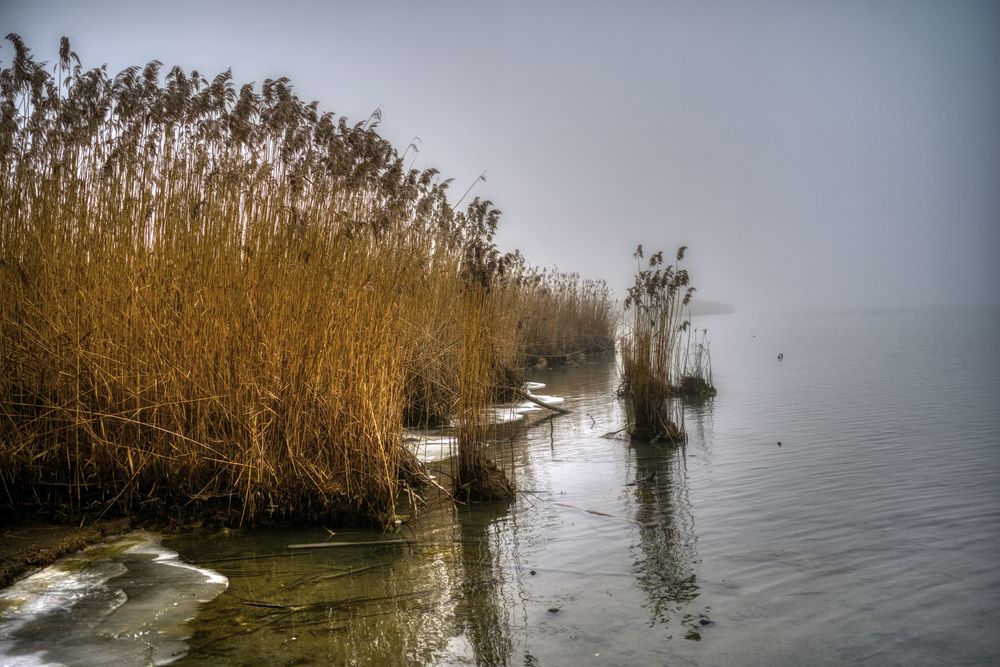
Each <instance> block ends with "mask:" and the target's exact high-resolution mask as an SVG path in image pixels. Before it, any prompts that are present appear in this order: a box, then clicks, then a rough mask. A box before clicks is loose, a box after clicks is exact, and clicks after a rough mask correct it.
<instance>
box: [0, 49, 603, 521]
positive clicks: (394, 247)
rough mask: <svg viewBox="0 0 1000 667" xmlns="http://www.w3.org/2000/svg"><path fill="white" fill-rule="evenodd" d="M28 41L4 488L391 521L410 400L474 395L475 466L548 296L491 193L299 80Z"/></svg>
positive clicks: (12, 151) (6, 255)
mask: <svg viewBox="0 0 1000 667" xmlns="http://www.w3.org/2000/svg"><path fill="white" fill-rule="evenodd" d="M8 40H9V41H10V43H11V44H12V46H13V47H14V57H13V59H12V61H11V62H10V65H9V66H5V67H4V68H3V69H2V70H0V164H2V170H0V179H2V181H0V360H2V364H3V371H2V373H0V506H3V507H4V508H5V509H6V510H7V511H12V510H24V509H32V510H47V511H57V512H63V513H65V514H66V515H75V516H79V515H81V514H89V515H93V514H96V513H103V512H106V511H109V510H112V511H115V512H135V511H140V510H146V511H173V510H178V509H183V508H187V509H186V511H187V512H190V513H194V514H196V515H197V514H199V513H202V514H204V513H206V512H218V513H220V516H221V517H222V520H223V521H227V522H235V521H251V520H258V519H261V518H264V517H275V518H277V517H296V518H315V517H320V516H322V517H334V518H340V519H352V520H354V519H360V520H365V521H375V522H386V521H389V520H390V519H391V517H392V516H393V515H394V512H395V502H396V494H397V491H398V477H399V474H400V469H401V467H402V466H403V465H404V462H405V450H404V449H403V447H402V443H401V426H402V423H403V421H404V419H406V420H409V421H423V422H428V421H432V420H434V419H441V418H442V417H443V416H444V415H449V414H456V413H457V414H458V415H459V416H460V423H461V424H465V425H467V426H465V427H462V428H464V429H465V430H464V431H462V433H461V434H460V438H459V440H460V452H462V453H463V456H464V457H465V458H463V459H462V460H463V462H464V463H463V465H465V464H468V465H467V470H466V472H465V473H463V475H461V476H460V477H461V480H462V481H461V484H465V485H468V484H469V479H470V475H471V476H475V472H474V470H473V468H474V467H475V466H480V467H482V466H483V465H485V463H484V461H485V460H486V458H485V454H484V450H483V446H482V439H483V433H482V432H480V431H479V430H477V429H479V427H478V426H473V425H474V424H479V423H480V422H481V419H480V418H479V417H480V416H481V412H482V409H483V407H485V405H486V403H487V402H488V401H489V399H490V396H491V395H492V394H491V392H492V391H493V388H494V387H495V385H497V384H498V383H501V382H507V381H508V380H504V379H503V377H504V374H505V373H509V369H511V368H513V367H514V366H515V365H516V364H517V362H518V360H519V359H520V358H523V355H524V350H523V348H522V347H520V345H521V341H522V337H521V336H520V333H519V331H520V328H519V326H518V320H517V318H516V316H515V314H516V313H517V312H519V311H518V309H519V308H520V309H521V310H524V309H528V308H530V307H531V303H532V296H531V294H532V293H531V292H530V290H528V289H526V288H525V285H526V284H527V279H526V276H527V275H528V273H530V270H528V269H527V268H526V266H525V265H524V262H523V259H521V258H520V256H519V255H502V254H501V253H500V252H499V251H498V250H497V248H496V246H495V244H494V242H493V235H494V233H495V230H496V225H497V222H498V220H499V211H498V210H496V209H495V208H494V207H493V206H492V204H491V203H490V202H488V201H484V200H480V199H475V200H473V201H472V203H471V204H469V205H468V206H467V207H466V208H465V209H462V210H458V209H456V208H453V207H452V206H451V204H450V203H449V201H448V197H447V193H448V184H449V181H447V180H442V179H440V178H439V176H438V174H437V172H436V171H435V170H433V169H428V170H424V171H418V170H413V169H407V168H406V167H405V164H404V160H403V156H402V155H400V154H399V153H398V152H397V151H396V150H395V149H394V148H393V147H392V146H391V145H390V144H389V143H388V142H386V141H385V140H384V139H383V138H382V137H381V136H380V135H379V134H378V133H377V132H376V127H377V125H378V122H379V117H380V114H379V113H378V112H376V113H375V114H373V115H372V117H371V118H369V119H368V120H367V121H365V122H362V123H357V124H354V125H351V124H348V122H347V121H346V119H344V118H339V119H338V118H335V117H334V116H333V115H331V114H328V113H321V112H320V111H319V110H318V108H317V104H316V103H315V102H312V103H305V102H303V101H302V100H300V99H299V98H298V97H297V96H296V95H295V94H294V91H293V89H292V86H291V85H290V84H289V82H288V81H287V80H286V79H277V80H267V81H264V83H263V85H262V86H261V88H260V90H259V91H258V90H256V89H255V88H254V87H253V86H252V85H244V86H242V87H239V88H237V87H236V86H235V85H234V83H233V81H232V78H231V75H230V73H229V72H225V73H222V74H219V75H218V76H216V77H214V78H213V79H211V80H208V79H206V78H204V77H203V76H201V75H200V74H198V73H197V72H191V73H186V72H184V71H183V70H181V69H179V68H176V67H175V68H173V69H171V70H169V71H168V72H167V73H166V75H165V77H164V76H161V69H162V66H161V64H160V63H159V62H156V61H154V62H151V63H149V64H148V65H146V66H145V67H141V68H140V67H131V68H128V69H126V70H124V71H122V72H121V73H119V74H118V75H116V76H114V77H110V76H109V75H108V73H107V72H106V70H105V68H98V69H91V70H84V69H83V68H82V66H81V64H80V60H79V58H78V57H77V56H76V54H75V53H73V52H72V51H71V50H70V46H69V43H68V41H67V40H66V39H65V38H64V39H63V41H62V42H61V44H60V50H59V58H58V61H57V63H56V64H55V67H54V68H50V67H48V66H47V65H46V63H41V62H37V61H35V60H34V59H33V57H32V55H31V52H30V51H29V49H28V48H27V47H26V45H25V44H24V43H23V42H22V41H21V40H20V38H19V37H17V36H16V35H9V36H8ZM584 301H585V300H584ZM581 303H583V302H581ZM581 307H582V306H581ZM571 311H572V309H571V308H570V309H568V310H567V312H568V313H569V312H571ZM588 317H589V316H588ZM598 319H599V318H598ZM588 326H589V325H588ZM602 326H604V325H602ZM521 328H523V324H522V327H521ZM607 331H608V332H610V326H608V328H607ZM540 339H541V337H539V340H540ZM543 344H544V343H541V342H537V341H534V342H532V345H543ZM469 466H472V467H469Z"/></svg>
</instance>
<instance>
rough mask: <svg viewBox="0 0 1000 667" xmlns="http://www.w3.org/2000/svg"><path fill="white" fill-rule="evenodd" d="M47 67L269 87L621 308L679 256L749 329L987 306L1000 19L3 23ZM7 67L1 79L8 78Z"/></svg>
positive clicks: (349, 6) (484, 11) (874, 3)
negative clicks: (772, 320)
mask: <svg viewBox="0 0 1000 667" xmlns="http://www.w3.org/2000/svg"><path fill="white" fill-rule="evenodd" d="M0 31H2V33H3V34H6V33H8V32H17V33H19V34H20V35H21V36H22V37H24V38H25V40H26V41H27V43H28V45H29V46H30V47H31V48H32V50H33V51H34V53H35V55H36V57H38V58H40V59H47V60H55V58H56V53H57V47H58V39H59V37H60V36H62V35H66V36H68V37H69V38H70V40H71V43H72V46H73V48H74V50H75V51H77V53H79V55H80V57H81V58H82V60H83V62H84V65H85V66H96V65H100V64H102V63H107V64H108V66H109V69H110V70H111V71H112V72H117V71H119V70H120V69H122V68H124V67H125V66H127V65H132V64H145V63H146V62H148V61H149V60H152V59H154V58H155V59H159V60H161V61H163V62H164V63H165V64H166V65H167V66H172V65H175V64H179V65H181V66H183V67H184V68H185V69H189V70H190V69H197V70H198V71H200V72H201V73H202V74H205V75H208V76H209V77H211V75H214V74H216V73H218V72H220V71H222V70H225V69H226V68H228V67H232V68H233V74H234V77H235V79H236V81H237V82H238V83H244V82H248V81H256V82H257V83H258V84H259V83H260V82H261V81H263V80H264V79H266V78H269V77H271V78H274V77H278V76H288V77H290V78H291V80H292V83H293V84H294V86H295V88H296V90H297V92H298V94H299V95H300V97H303V98H305V99H307V100H311V99H316V100H319V101H320V106H321V108H323V109H325V110H329V111H334V112H336V113H337V114H339V115H347V116H348V117H349V118H350V119H351V120H353V121H357V120H363V119H365V118H367V117H368V115H369V114H370V113H371V111H372V110H373V109H375V108H376V107H381V108H382V110H383V122H382V125H381V131H382V133H383V134H384V135H385V136H387V137H388V138H389V139H391V140H392V141H393V142H394V143H395V144H396V145H397V146H398V147H399V148H400V149H402V148H403V147H405V146H406V145H407V144H408V143H409V142H410V141H411V139H413V137H416V136H419V137H420V139H421V143H420V153H419V155H418V162H417V166H422V167H427V166H434V167H437V168H438V169H440V170H441V172H442V173H443V174H444V175H445V176H453V177H455V179H456V182H455V184H454V186H453V191H454V192H455V193H456V195H455V196H456V197H457V196H458V194H460V193H461V192H463V191H464V190H465V188H466V187H468V185H469V184H471V183H473V182H474V181H475V179H476V177H477V176H478V175H479V174H480V173H481V172H482V171H484V170H486V172H487V181H486V182H485V183H481V184H479V185H477V186H476V189H475V190H474V193H476V194H478V195H480V196H483V197H487V198H489V199H492V200H493V201H494V202H495V203H496V204H497V206H499V207H500V208H501V209H502V210H503V211H504V217H503V220H502V222H501V228H502V229H501V233H500V237H499V239H500V244H501V246H502V249H504V250H512V249H514V248H520V249H521V250H522V251H523V252H524V253H525V255H526V256H527V257H528V259H529V260H530V261H531V262H532V263H534V264H537V265H545V266H551V265H558V266H559V267H560V268H562V269H564V270H573V271H579V272H580V273H582V274H584V275H585V276H588V277H593V278H606V279H607V280H608V281H609V283H611V284H612V286H613V287H615V288H616V289H618V290H619V292H621V291H622V290H623V288H624V287H625V286H626V285H627V283H628V282H629V281H630V275H631V272H632V271H633V270H634V263H633V260H632V257H631V255H632V250H633V249H634V247H635V245H636V244H637V243H642V244H643V245H644V246H646V247H647V248H651V249H655V248H662V249H666V250H668V251H672V250H673V249H674V248H676V246H678V245H681V244H684V245H688V246H690V251H689V253H690V256H689V257H690V263H689V264H690V268H691V270H692V277H693V282H694V284H695V285H696V286H697V287H698V288H699V295H700V296H702V297H703V298H707V299H714V300H718V301H725V302H729V303H733V304H735V305H736V306H737V309H738V310H740V311H743V312H747V311H757V310H765V311H774V310H789V309H800V308H811V307H821V308H828V307H829V308H850V307H864V308H870V307H890V306H911V305H940V304H948V303H960V304H966V303H970V304H977V303H991V304H995V303H997V302H998V301H1000V293H998V287H1000V261H998V255H1000V2H995V1H985V2H973V1H967V0H941V1H940V2H921V1H918V0H902V1H898V2H896V1H878V0H870V1H864V2H835V1H830V2H807V1H802V2H762V1H759V0H757V1H754V2H699V1H692V2H614V3H612V2H606V3H596V2H564V3H555V2H551V3H543V2H537V3H536V2H526V3H519V2H490V3H479V2H472V1H471V0H465V1H463V2H434V1H433V0H426V1H424V2H378V1H374V0H372V1H369V2H357V1H352V2H343V3H340V2H333V1H331V2H292V1H289V0H285V1H282V2H275V1H271V2H260V3H254V2H232V3H221V2H220V3H211V2H176V1H172V2H160V3H146V2H137V1H132V2H44V1H39V0H32V1H31V2H17V1H13V2H12V1H9V0H5V1H4V2H3V3H2V4H0ZM10 58H11V48H10V46H9V44H7V43H4V47H3V49H0V59H2V61H3V63H4V65H7V64H8V63H9V62H10Z"/></svg>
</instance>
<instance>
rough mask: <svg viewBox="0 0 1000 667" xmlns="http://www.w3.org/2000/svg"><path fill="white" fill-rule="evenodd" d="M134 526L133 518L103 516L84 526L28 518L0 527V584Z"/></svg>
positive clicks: (0, 586)
mask: <svg viewBox="0 0 1000 667" xmlns="http://www.w3.org/2000/svg"><path fill="white" fill-rule="evenodd" d="M131 528H132V520H131V519H102V520H99V521H95V522H94V523H90V524H87V525H84V526H80V525H76V524H60V523H51V522H31V521H29V522H27V523H24V524H23V525H8V526H3V527H0V588H6V587H8V586H10V585H11V584H13V583H14V582H15V581H17V580H18V579H21V578H23V577H24V576H26V575H28V574H30V573H32V572H34V571H35V570H38V569H41V568H43V567H46V566H48V565H51V564H52V563H54V562H55V561H56V560H58V559H60V558H62V557H63V556H67V555H69V554H72V553H76V552H77V551H79V550H81V549H83V548H85V547H88V546H91V545H92V544H96V543H97V542H100V541H101V540H103V539H105V538H108V537H111V536H113V535H118V534H121V533H125V532H127V531H128V530H130V529H131Z"/></svg>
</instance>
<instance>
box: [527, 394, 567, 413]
mask: <svg viewBox="0 0 1000 667" xmlns="http://www.w3.org/2000/svg"><path fill="white" fill-rule="evenodd" d="M513 391H514V394H515V395H517V397H518V398H523V399H524V400H526V401H530V402H531V403H534V404H535V405H537V406H538V407H541V408H545V409H546V410H552V411H553V412H558V413H559V414H561V415H568V414H569V413H570V411H569V410H567V409H566V408H560V407H558V406H555V405H553V404H551V403H546V402H545V401H540V400H538V399H537V398H535V397H534V396H532V395H531V394H529V393H528V392H526V391H524V390H523V389H514V390H513Z"/></svg>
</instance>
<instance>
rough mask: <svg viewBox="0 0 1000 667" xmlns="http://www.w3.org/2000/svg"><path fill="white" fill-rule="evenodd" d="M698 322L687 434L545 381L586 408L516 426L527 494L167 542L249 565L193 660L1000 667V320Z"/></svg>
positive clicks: (220, 604) (511, 426)
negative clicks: (392, 526)
mask: <svg viewBox="0 0 1000 667" xmlns="http://www.w3.org/2000/svg"><path fill="white" fill-rule="evenodd" d="M699 327H707V328H708V329H709V331H710V335H711V337H712V340H713V360H714V368H715V374H716V384H717V385H718V387H719V394H718V396H717V397H716V398H714V399H712V400H708V401H705V402H701V403H693V404H689V405H687V406H686V408H685V422H686V427H687V430H688V433H689V436H690V437H689V442H688V444H687V445H686V446H685V447H681V448H671V447H669V446H666V445H662V444H642V443H631V444H630V443H629V442H628V440H627V439H625V438H623V437H621V435H618V436H611V437H608V436H607V434H608V433H610V432H614V431H616V430H618V429H620V428H621V427H622V426H623V425H624V421H623V420H624V416H623V413H622V409H621V406H620V404H619V403H618V401H617V400H616V399H615V397H614V390H615V386H616V384H617V371H616V368H615V364H614V361H613V360H603V361H595V362H592V363H587V364H584V365H582V366H580V367H578V368H564V369H548V370H542V371H534V372H532V375H531V379H532V380H534V381H536V382H539V383H543V384H544V385H545V386H544V387H540V386H536V387H535V388H534V390H535V391H536V392H538V393H544V394H546V395H549V396H550V397H560V398H562V399H564V401H563V403H562V406H563V407H566V408H568V409H570V410H572V411H573V412H572V414H569V415H559V416H552V417H551V418H550V416H549V414H548V413H546V412H545V411H542V410H529V409H527V408H526V407H525V406H521V408H518V410H516V411H515V412H517V413H519V414H523V416H522V417H521V418H519V419H515V417H516V415H513V414H512V415H511V416H510V419H508V420H507V423H506V424H504V425H503V427H502V428H501V429H500V431H499V435H500V436H502V438H501V441H500V442H497V443H495V444H494V445H493V451H494V452H495V454H496V455H497V456H498V457H499V458H501V460H502V461H503V462H504V463H505V465H506V466H507V467H508V468H512V469H513V470H514V472H515V475H516V482H517V484H518V487H519V488H520V493H519V494H518V496H517V498H516V500H514V501H513V502H511V503H509V504H507V503H502V504H487V505H473V506H465V507H459V508H455V507H454V506H452V505H450V504H448V503H445V502H439V501H435V500H434V498H433V496H434V494H433V493H432V492H431V491H429V490H428V491H425V493H426V495H427V496H428V500H430V501H431V502H430V504H429V505H428V506H427V507H425V508H424V509H423V510H422V512H421V513H420V514H419V515H418V516H417V517H416V518H415V519H414V520H413V521H411V522H410V523H409V524H408V525H405V526H403V527H402V528H401V529H400V530H399V531H398V532H396V533H390V534H382V533H377V532H364V531H359V532H351V531H343V530H339V529H337V528H336V527H334V526H327V527H322V526H316V527H312V528H302V529H286V530H267V531H265V530H260V531H232V532H225V533H218V534H195V535H188V536H181V537H174V538H170V539H169V540H167V542H166V545H167V546H169V548H170V549H174V550H176V551H177V552H179V553H180V554H181V556H182V557H183V558H185V559H186V560H187V561H188V562H190V563H194V564H197V565H198V566H199V567H201V568H204V569H206V570H208V569H211V570H213V571H217V572H219V573H221V574H222V575H224V576H225V577H227V578H228V580H229V588H228V590H227V591H226V592H225V593H223V594H222V595H219V596H218V597H216V598H214V599H213V600H212V601H210V602H208V603H207V604H205V605H203V606H201V607H200V611H199V612H198V615H197V617H196V618H195V619H194V620H192V621H191V623H190V626H189V627H190V629H191V631H190V632H189V634H190V635H191V636H190V638H189V639H187V640H186V652H183V654H182V655H180V654H179V655H178V657H179V660H178V662H177V664H184V665H217V664H331V663H332V664H489V665H493V664H504V663H509V664H517V665H521V664H523V665H567V664H608V665H634V664H691V665H729V664H760V665H801V664H819V665H823V664H829V665H834V664H844V663H856V664H873V665H886V664H889V665H892V664H899V665H904V664H905V665H912V664H997V663H1000V640H998V638H997V637H998V636H1000V633H998V632H997V630H998V628H1000V574H998V571H997V568H996V554H997V553H1000V502H998V501H1000V462H998V457H997V447H998V445H1000V417H998V415H1000V381H998V373H997V369H998V368H1000V364H998V361H1000V359H998V356H1000V345H998V342H1000V335H998V334H1000V313H998V311H996V310H992V311H984V310H979V311H973V310H958V309H955V310H940V311H895V312H889V311H887V312H881V313H875V312H867V313H840V314H835V315H832V314H831V315H798V316H781V317H773V316H772V317H760V318H752V317H744V316H739V315H731V316H716V317H706V318H702V319H701V320H700V321H699ZM778 353H783V356H784V358H783V360H782V361H780V362H779V361H778V359H777V355H778ZM779 442H780V443H781V444H780V446H779V444H778V443H779ZM426 447H427V448H428V451H431V450H433V453H435V454H434V455H430V454H429V455H428V457H429V458H441V457H442V456H446V455H447V443H446V441H442V440H436V441H432V442H431V444H430V445H426ZM435 447H436V449H435ZM440 481H441V482H442V483H444V484H447V478H446V476H445V474H444V473H443V472H442V473H441V475H440ZM401 538H405V539H408V540H412V544H398V543H386V544H383V545H381V546H357V547H349V548H337V549H323V550H313V551H300V552H294V553H290V552H289V550H288V548H287V547H288V545H290V544H295V543H303V542H323V541H372V540H399V539H401ZM164 586H166V587H169V584H164ZM134 664H141V663H134Z"/></svg>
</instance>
